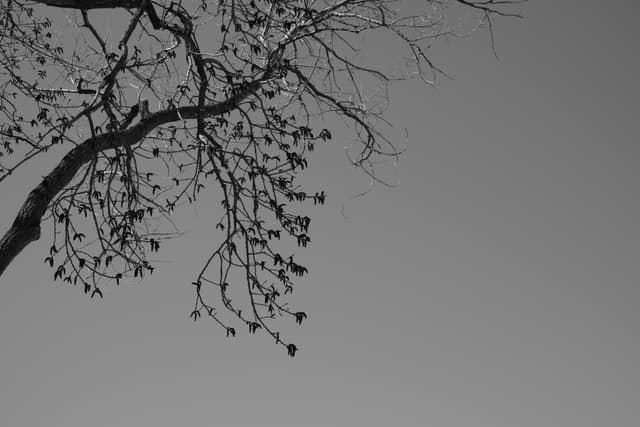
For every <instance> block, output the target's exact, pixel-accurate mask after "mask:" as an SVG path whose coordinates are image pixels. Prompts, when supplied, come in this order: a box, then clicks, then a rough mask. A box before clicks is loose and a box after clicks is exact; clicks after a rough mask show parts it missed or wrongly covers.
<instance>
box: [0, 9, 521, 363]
mask: <svg viewBox="0 0 640 427" xmlns="http://www.w3.org/2000/svg"><path fill="white" fill-rule="evenodd" d="M518 3H521V1H518V0H514V1H509V0H448V1H447V0H445V1H435V0H433V1H431V0H411V1H391V0H217V1H208V0H192V1H169V0H159V1H152V0H93V1H88V0H36V1H35V2H33V1H31V2H27V1H23V0H2V3H1V6H0V67H1V69H0V91H1V96H0V116H1V117H2V118H1V122H0V141H1V144H2V146H1V148H0V183H2V184H5V185H6V183H7V182H8V181H10V179H11V176H12V174H13V173H14V172H15V171H16V170H18V169H21V168H29V165H30V164H32V163H33V162H34V159H36V158H39V157H42V156H48V155H49V156H50V155H51V153H50V150H51V151H54V150H58V149H59V147H66V148H65V150H66V154H65V155H64V157H63V158H62V159H61V160H60V161H59V163H58V164H57V165H56V166H55V167H54V168H53V170H52V171H50V172H49V173H48V174H47V175H45V176H44V178H43V179H42V181H41V182H40V184H39V185H37V186H36V187H35V188H34V189H33V190H32V191H31V192H30V193H29V194H28V196H27V199H26V201H25V202H24V204H23V205H22V207H21V208H20V210H19V212H18V214H17V216H16V218H15V221H14V222H13V225H12V226H11V228H10V229H9V230H8V231H7V232H6V234H5V235H4V237H3V238H2V240H0V274H2V272H3V271H4V270H5V269H6V268H7V267H8V265H9V264H10V263H11V261H12V260H13V259H14V258H15V257H16V256H17V255H18V254H19V253H20V252H21V251H22V249H23V248H24V247H25V246H26V245H28V244H29V243H31V242H33V241H35V240H38V239H39V238H40V237H41V234H45V233H42V232H41V228H42V226H43V224H45V223H46V224H47V228H46V231H47V232H46V234H47V239H49V240H50V249H49V253H48V254H45V255H44V256H43V257H44V262H45V263H46V264H48V265H49V266H50V267H51V268H52V271H53V278H54V279H56V280H61V281H64V282H69V283H71V284H74V285H78V286H80V287H82V288H83V290H84V292H86V293H87V294H89V295H91V296H92V297H93V296H96V295H98V296H102V289H103V287H104V285H105V284H106V283H109V282H115V283H120V281H121V280H123V279H124V278H126V277H133V278H142V277H144V276H146V275H148V274H151V273H152V272H153V271H154V268H155V266H154V262H153V256H154V253H155V252H158V251H159V250H160V248H161V246H162V244H163V242H164V241H165V240H166V239H169V238H172V237H175V236H178V235H180V227H179V226H177V225H176V224H174V221H173V220H172V215H173V213H174V211H176V210H177V209H179V208H180V207H181V206H184V205H186V204H192V203H198V202H199V201H200V199H203V198H206V199H211V198H213V199H216V198H217V200H218V202H217V203H219V206H220V210H219V212H220V215H219V217H218V218H215V219H213V220H212V227H215V228H216V229H217V230H218V232H219V235H220V239H219V241H216V242H215V245H214V246H213V247H212V248H211V252H210V253H209V254H208V255H207V256H204V257H203V267H202V270H201V271H200V272H197V273H195V274H194V276H193V277H190V278H185V280H188V281H190V282H191V283H192V284H193V288H194V291H195V304H194V307H193V311H192V312H191V317H192V318H193V319H194V320H197V319H198V318H200V317H201V316H202V315H206V316H208V317H210V318H212V319H214V320H215V321H216V322H217V323H219V324H220V325H221V326H222V327H223V328H225V330H226V334H227V335H228V336H229V335H235V334H236V329H235V328H236V327H237V326H234V325H237V324H240V325H244V326H245V327H246V328H248V330H249V332H251V333H255V332H256V331H258V330H260V331H263V332H266V333H268V334H270V335H271V336H272V337H273V338H274V339H275V341H276V343H278V344H281V345H283V346H284V348H286V349H287V352H288V354H289V355H291V356H293V355H294V354H295V352H296V350H297V347H296V346H295V345H294V344H291V343H290V342H288V341H286V340H285V339H284V337H281V336H280V333H279V332H278V328H277V324H276V322H274V321H275V320H276V319H278V318H281V317H289V318H291V319H292V320H294V321H295V322H297V323H302V321H303V320H304V319H305V318H306V314H305V313H304V312H302V311H297V310H295V309H293V308H291V307H290V306H289V304H288V303H287V301H286V298H285V297H286V295H287V294H290V293H291V292H292V291H293V289H294V281H295V279H296V278H299V277H302V276H304V275H306V274H307V273H308V269H307V267H305V266H303V265H301V264H299V263H298V261H297V260H296V257H295V252H296V247H306V246H307V245H308V244H309V242H310V236H309V227H310V222H311V219H310V217H309V216H308V215H306V214H304V213H301V212H302V211H303V210H304V207H303V206H307V205H318V204H323V203H324V202H325V193H324V192H323V191H322V190H318V189H314V190H307V189H303V188H301V187H300V186H299V184H298V182H297V181H296V178H297V176H298V175H299V174H300V172H301V171H303V170H304V169H305V168H306V167H307V166H308V162H309V161H310V160H311V159H312V158H313V156H312V154H313V151H314V147H315V145H317V144H321V143H324V142H325V141H329V140H331V139H332V132H331V130H330V129H328V128H327V124H328V123H329V122H331V123H335V121H334V119H333V118H339V119H342V120H343V121H344V122H345V123H346V125H347V126H348V127H349V129H350V130H351V131H352V133H353V137H354V138H355V139H356V141H357V142H358V144H357V147H358V148H357V149H356V150H355V151H353V152H351V153H350V160H351V161H352V162H353V164H354V165H356V166H358V167H359V168H360V169H361V170H362V171H363V172H364V173H366V174H368V175H369V176H371V178H372V179H377V177H376V173H375V165H376V163H377V162H378V161H380V159H383V158H385V157H388V156H397V155H398V150H397V149H396V148H395V146H394V144H393V143H392V142H393V141H392V140H391V139H390V138H389V137H388V135H387V134H386V133H385V126H386V124H385V123H386V122H385V120H384V115H383V113H384V107H385V101H386V94H387V91H388V89H389V85H390V83H391V82H393V81H395V80H405V79H420V80H422V81H423V82H424V83H425V84H432V83H433V81H434V80H435V78H436V77H437V76H438V75H439V74H442V72H441V71H440V70H439V69H438V68H437V67H436V66H435V65H434V62H432V61H431V59H430V56H429V54H428V53H429V48H430V46H431V45H432V44H433V43H435V42H436V41H437V40H438V39H441V38H444V37H458V36H461V35H466V34H469V33H471V32H473V31H474V30H475V29H476V28H480V27H482V26H485V27H486V28H488V30H489V33H490V37H491V39H492V37H493V27H492V25H493V19H494V18H495V17H497V16H519V15H518V11H517V10H516V9H515V7H516V6H517V4H518ZM104 9H113V10H110V11H107V12H108V13H110V14H111V15H110V20H109V22H108V25H106V24H105V21H104V20H105V13H107V12H105V11H104ZM52 11H55V13H52ZM60 12H64V13H60ZM469 17H471V18H472V19H471V20H470V19H469ZM470 21H471V23H470V24H469V22H470ZM104 28H106V29H104ZM363 37H364V38H366V37H387V38H389V39H393V40H394V43H396V45H398V46H402V49H403V51H402V52H400V54H401V55H402V56H403V57H404V58H405V60H406V61H404V62H403V63H402V64H401V65H400V66H399V67H397V69H396V70H395V71H393V72H388V71H385V69H384V67H380V66H378V65H380V64H369V63H367V61H366V60H365V59H363V58H361V57H359V56H358V55H357V51H358V48H359V46H360V44H361V43H362V40H363ZM397 53H398V52H394V54H397ZM35 173H40V172H39V171H38V172H35ZM297 205H303V206H301V207H298V206H297Z"/></svg>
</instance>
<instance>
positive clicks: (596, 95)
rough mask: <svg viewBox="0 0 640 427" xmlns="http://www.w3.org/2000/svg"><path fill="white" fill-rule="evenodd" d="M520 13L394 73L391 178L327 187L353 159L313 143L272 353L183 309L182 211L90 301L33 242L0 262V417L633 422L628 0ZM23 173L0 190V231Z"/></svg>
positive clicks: (634, 121) (197, 217)
mask: <svg viewBox="0 0 640 427" xmlns="http://www.w3.org/2000/svg"><path fill="white" fill-rule="evenodd" d="M523 11H524V14H525V16H526V19H525V20H521V21H519V20H509V19H501V20H497V21H496V27H495V35H496V49H497V52H498V58H496V57H494V56H493V54H492V52H491V49H490V44H489V38H488V36H487V34H486V33H478V34H475V35H474V36H473V37H471V38H469V39H464V40H452V41H451V42H449V43H444V44H443V45H441V46H440V47H439V48H437V49H435V51H434V59H435V61H436V63H438V64H439V65H440V66H441V67H442V68H444V69H445V70H447V71H448V72H449V73H450V74H451V75H452V76H453V77H454V78H455V79H454V80H446V79H441V80H440V81H439V84H438V86H437V87H436V88H435V89H434V88H425V87H422V86H420V85H418V84H417V83H416V84H414V83H408V84H404V85H398V86H395V87H394V91H393V93H392V104H391V108H390V110H389V117H390V119H391V120H392V121H393V122H394V123H395V124H396V126H397V128H398V129H400V130H402V129H404V128H405V127H406V128H407V129H408V135H409V137H408V139H407V140H406V141H404V140H401V141H400V142H401V145H402V144H405V143H406V144H407V145H408V151H407V153H406V154H405V155H404V156H403V157H402V158H401V159H400V162H399V165H398V168H397V171H393V170H391V171H389V173H390V175H389V176H395V175H391V174H393V173H396V172H397V177H398V180H399V186H398V187H397V188H395V189H386V188H383V187H381V186H377V187H376V188H375V189H374V190H373V191H372V192H371V193H370V194H369V195H368V196H366V197H364V198H359V199H355V200H349V198H351V197H353V196H354V195H356V194H358V193H360V192H361V191H363V190H366V189H367V188H368V181H367V179H366V178H365V177H364V176H363V175H362V174H359V173H358V172H357V171H356V170H353V169H352V168H351V167H350V166H349V164H348V161H347V160H346V158H345V156H344V149H343V148H344V145H345V143H344V141H341V140H340V138H339V137H338V138H335V139H334V142H332V143H331V144H330V145H325V146H321V147H318V150H317V152H316V153H315V156H314V158H312V162H311V167H310V169H309V170H308V173H307V174H306V175H305V177H304V180H305V181H306V182H308V183H309V184H311V185H313V186H315V187H316V188H317V189H318V190H319V189H325V190H326V191H327V193H328V199H327V203H326V205H325V206H323V207H321V208H319V209H315V210H313V211H310V213H313V222H312V244H311V245H310V247H309V248H308V249H306V250H304V251H303V252H302V253H301V254H300V257H301V260H302V259H304V260H305V261H306V264H307V265H308V266H309V267H310V269H311V274H310V276H308V277H307V278H305V279H304V280H302V281H300V282H299V284H298V285H297V288H296V292H295V294H294V299H293V302H295V304H296V307H298V308H300V309H302V310H304V311H306V312H307V313H308V314H309V319H308V320H307V321H305V322H304V323H303V325H302V327H298V326H297V325H293V327H291V328H288V329H287V333H288V337H289V338H291V339H292V340H293V341H294V342H296V344H298V345H299V347H300V348H301V350H300V352H299V353H298V354H297V355H296V357H295V358H294V359H292V358H290V357H288V356H287V355H286V353H285V352H284V351H283V349H282V347H280V346H276V345H274V344H273V342H272V340H270V339H267V338H266V337H264V336H262V335H259V334H258V335H256V336H250V335H248V333H246V331H245V330H244V328H243V329H242V330H241V331H240V333H239V334H238V336H237V337H236V338H235V339H233V340H230V339H226V338H225V337H224V330H222V329H220V328H219V327H217V326H216V325H215V324H214V323H213V322H212V321H211V322H210V321H206V319H204V320H203V321H199V322H198V323H195V324H194V322H193V321H191V320H190V319H188V314H189V312H190V310H191V308H192V302H193V290H192V288H191V286H189V283H190V282H191V279H192V278H193V276H194V275H195V274H196V272H197V271H198V268H199V267H200V266H201V265H202V264H201V263H202V260H203V257H204V256H205V255H206V248H207V247H210V246H211V241H210V239H211V238H213V236H214V234H213V233H209V234H208V232H203V231H202V230H203V229H204V230H206V229H210V228H212V227H211V224H210V222H208V221H207V214H206V213H207V211H206V210H204V209H202V210H195V211H191V212H188V214H187V215H186V216H189V218H190V220H189V221H188V222H186V223H183V226H184V228H185V230H186V231H187V235H186V236H185V237H183V238H182V239H180V240H177V241H174V242H172V243H171V244H166V245H165V247H164V252H163V254H162V257H163V258H165V259H167V260H171V262H170V263H164V264H161V265H160V266H159V270H158V271H157V272H156V273H155V274H154V275H153V276H151V277H150V278H149V279H147V280H145V281H144V282H141V283H138V284H131V285H129V284H125V285H121V286H120V287H119V288H116V287H115V286H113V287H110V288H108V289H106V290H105V298H104V299H103V300H91V299H88V298H87V297H86V296H85V295H84V294H83V293H82V291H81V289H79V288H74V287H72V286H69V285H65V284H60V283H53V281H52V274H53V271H52V270H50V269H49V268H48V267H47V266H46V265H45V264H44V263H43V259H44V257H45V256H46V255H45V254H46V248H47V246H48V244H47V243H48V242H47V241H46V240H45V239H43V241H42V242H39V243H38V244H32V245H31V246H29V247H28V248H27V249H26V250H25V251H23V252H22V254H21V255H20V256H19V257H18V258H17V259H16V260H15V261H14V262H13V264H12V265H11V267H10V268H9V269H8V270H7V271H6V272H5V274H4V275H3V276H2V278H1V279H0V424H2V425H7V426H45V425H46V426H66V427H76V426H95V427H102V426H105V427H106V426H155V427H169V426H178V425H196V423H207V425H219V426H250V425H258V424H260V425H262V426H280V427H293V426H313V427H315V426H328V425H335V426H372V427H377V426H388V425H393V426H433V427H466V426H469V427H539V426H563V427H569V426H580V427H601V426H605V425H607V426H616V427H627V426H628V427H631V426H636V425H637V423H638V420H640V336H639V334H640V311H639V310H638V309H637V306H638V304H639V303H640V287H639V286H638V285H639V283H640V262H639V261H640V226H639V225H638V221H639V219H640V201H639V199H640V197H639V196H640V190H639V188H638V183H640V168H639V167H638V164H639V162H640V146H639V142H640V132H639V131H638V121H639V119H640V89H639V85H638V83H637V78H638V76H639V75H640V63H639V60H638V40H640V29H639V27H638V25H637V17H638V16H639V12H640V6H637V5H636V2H633V1H623V0H620V1H617V2H604V1H587V0H582V1H577V0H565V1H561V2H559V1H548V0H547V1H545V0H539V1H535V0H532V1H530V2H529V3H528V4H526V5H525V6H524V7H523ZM383 48H384V45H380V46H378V49H379V52H383V50H382V49H383ZM400 134H402V135H404V132H403V131H402V132H400ZM336 135H337V136H341V135H343V136H346V135H347V133H346V132H340V131H336ZM55 161H56V160H53V159H52V160H51V164H50V165H47V167H46V170H47V171H48V170H49V169H51V168H52V167H53V165H54V163H55ZM44 173H45V172H44V171H43V172H41V173H40V172H39V173H37V174H34V173H33V170H30V171H27V170H26V169H25V170H23V171H22V172H21V173H19V174H16V176H13V177H12V178H11V180H10V181H9V182H8V184H7V185H6V186H5V187H3V189H2V202H1V203H0V231H2V232H4V231H5V230H6V229H7V228H8V227H9V225H10V223H11V222H12V220H13V218H14V216H15V213H16V211H17V209H18V206H19V205H20V204H21V203H22V202H23V201H24V199H25V197H26V195H27V193H28V191H29V190H30V189H31V188H32V187H33V186H34V185H35V184H36V183H37V182H38V181H39V180H40V179H41V175H43V174H44ZM310 191H311V188H310ZM312 192H313V191H312ZM343 208H344V215H343V214H342V212H341V211H342V210H343ZM345 215H346V217H345Z"/></svg>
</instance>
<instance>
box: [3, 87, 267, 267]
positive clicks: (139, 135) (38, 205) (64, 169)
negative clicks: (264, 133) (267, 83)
mask: <svg viewBox="0 0 640 427" xmlns="http://www.w3.org/2000/svg"><path fill="white" fill-rule="evenodd" d="M261 83H262V80H261V79H260V80H256V81H254V82H253V83H251V84H248V85H247V86H245V87H244V89H243V90H242V91H240V92H238V93H236V95H235V96H233V97H231V98H229V99H227V100H226V101H223V102H219V103H216V104H211V105H208V106H205V107H204V108H203V109H202V110H199V109H198V107H196V106H186V107H180V108H178V109H175V110H164V111H159V112H157V113H154V114H151V115H149V117H148V118H146V119H143V120H141V121H140V122H139V123H138V124H137V125H135V126H133V127H131V128H129V129H127V130H124V131H120V132H119V133H116V132H108V133H104V134H101V135H96V136H95V137H93V138H89V139H87V140H86V141H84V142H83V143H81V144H79V145H77V146H76V147H75V148H73V149H72V150H71V151H69V152H68V153H67V155H66V156H64V158H63V159H62V160H61V161H60V163H59V164H58V165H57V166H56V167H55V169H54V170H53V171H51V173H49V175H47V176H46V177H44V179H43V180H42V182H41V183H40V184H39V185H38V186H37V187H36V188H35V189H34V190H33V191H31V193H30V194H29V196H28V197H27V200H26V201H25V202H24V204H23V205H22V208H21V209H20V211H19V212H18V215H17V217H16V219H15V220H14V222H13V225H12V226H11V228H10V229H9V231H7V233H6V234H5V235H4V236H3V237H2V239H1V240H0V276H1V275H2V273H3V272H4V270H5V269H6V268H7V267H8V266H9V264H11V261H13V259H14V258H15V257H16V256H17V255H18V254H19V253H20V252H22V250H23V249H24V248H25V247H26V246H27V245H28V244H29V243H31V242H34V241H36V240H38V239H39V238H40V222H41V221H42V217H43V216H44V214H45V212H46V211H47V207H48V206H49V203H51V201H52V200H53V198H54V197H55V196H56V194H58V193H59V192H60V191H62V190H63V189H64V188H65V187H66V186H67V185H68V184H69V183H70V182H71V180H72V179H73V177H74V176H75V175H76V173H78V171H79V170H80V168H81V167H82V166H83V165H85V164H86V163H88V162H89V161H91V160H92V159H93V158H95V156H96V155H97V154H98V153H100V152H102V151H105V150H109V149H115V148H120V147H130V146H132V145H135V144H137V143H139V142H140V141H142V139H143V138H144V137H145V136H146V135H147V134H148V133H149V132H151V131H152V130H153V129H155V128H156V127H158V126H161V125H163V124H165V123H170V122H175V121H178V120H187V119H195V118H197V117H198V116H207V117H212V116H217V115H220V114H225V113H227V112H229V111H231V110H233V109H235V108H236V107H237V106H238V104H239V103H240V102H242V100H243V99H245V98H247V97H248V96H250V95H252V94H253V93H255V91H256V90H257V89H258V87H259V86H260V84H261Z"/></svg>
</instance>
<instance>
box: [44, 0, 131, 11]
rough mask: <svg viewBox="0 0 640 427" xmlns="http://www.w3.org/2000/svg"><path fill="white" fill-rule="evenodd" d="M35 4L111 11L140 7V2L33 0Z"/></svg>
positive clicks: (120, 0)
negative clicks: (117, 8) (118, 8)
mask: <svg viewBox="0 0 640 427" xmlns="http://www.w3.org/2000/svg"><path fill="white" fill-rule="evenodd" d="M35 1H36V3H42V4H46V5H47V6H53V7H63V8H67V9H85V10H86V9H113V8H116V7H124V8H127V9H133V8H136V7H138V6H139V5H140V0H35Z"/></svg>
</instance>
